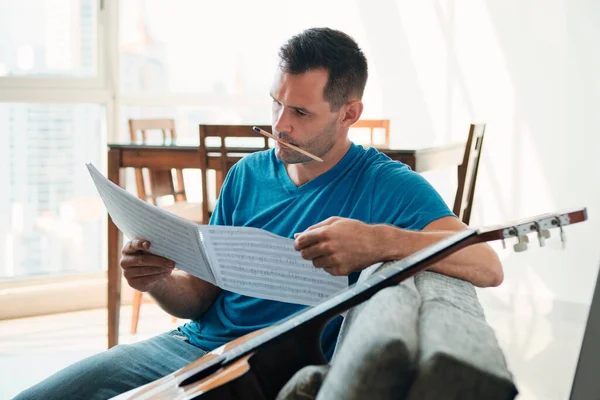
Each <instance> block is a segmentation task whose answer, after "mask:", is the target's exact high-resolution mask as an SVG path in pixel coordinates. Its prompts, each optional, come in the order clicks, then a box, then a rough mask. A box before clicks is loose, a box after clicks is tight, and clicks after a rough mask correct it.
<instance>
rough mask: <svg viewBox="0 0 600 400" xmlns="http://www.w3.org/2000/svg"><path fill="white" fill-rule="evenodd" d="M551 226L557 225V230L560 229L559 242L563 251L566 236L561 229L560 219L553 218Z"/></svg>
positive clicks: (565, 244)
mask: <svg viewBox="0 0 600 400" xmlns="http://www.w3.org/2000/svg"><path fill="white" fill-rule="evenodd" d="M552 225H558V229H560V242H561V243H562V248H563V249H564V248H565V247H566V246H567V236H566V235H565V233H564V232H563V227H562V224H561V221H560V218H558V217H556V218H554V220H553V221H552Z"/></svg>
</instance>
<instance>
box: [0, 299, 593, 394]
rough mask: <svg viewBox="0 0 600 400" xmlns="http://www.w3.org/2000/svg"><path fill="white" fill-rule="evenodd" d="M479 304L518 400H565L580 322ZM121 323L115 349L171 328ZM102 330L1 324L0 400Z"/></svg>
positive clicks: (150, 313)
mask: <svg viewBox="0 0 600 400" xmlns="http://www.w3.org/2000/svg"><path fill="white" fill-rule="evenodd" d="M482 304H483V305H484V308H485V309H486V315H487V319H488V322H489V323H490V325H491V326H492V327H493V328H494V329H495V331H496V334H497V336H498V341H499V343H500V345H501V347H502V348H503V349H504V351H505V354H506V358H507V362H508V365H509V368H510V370H511V371H512V373H513V374H514V376H515V378H516V383H517V387H518V388H519V391H520V394H519V396H518V400H553V399H561V400H562V399H567V398H568V396H569V391H570V387H571V382H572V380H573V374H574V371H575V367H576V363H577V358H578V356H579V347H580V345H581V340H582V337H583V331H584V325H585V315H583V316H582V315H580V317H573V316H572V315H571V316H568V317H567V316H552V315H543V316H542V315H538V316H534V315H535V313H532V312H531V310H528V309H527V307H520V308H519V311H518V312H513V311H511V310H509V309H507V308H506V307H503V306H501V305H498V304H495V303H494V302H493V299H492V300H490V299H486V298H483V299H482ZM580 314H582V313H580ZM583 314H584V313H583ZM121 315H122V321H123V322H124V323H123V324H122V326H121V333H120V341H121V342H122V343H130V342H134V341H138V340H143V339H145V338H148V337H150V336H152V335H154V334H157V333H161V332H164V331H166V330H168V329H172V328H173V327H175V326H176V324H174V323H172V322H171V318H170V317H169V316H167V315H166V314H164V313H163V312H162V311H161V310H160V309H159V308H158V307H157V306H156V305H155V304H144V305H143V309H142V317H141V320H140V323H139V331H138V333H137V334H136V335H130V334H129V333H128V328H129V324H128V321H129V318H130V316H131V307H130V306H125V307H123V309H122V312H121ZM105 322H106V312H105V311H104V310H91V311H82V312H74V313H68V314H58V315H50V316H43V317H35V318H25V319H17V320H9V321H0V371H2V373H1V374H0V399H7V398H11V397H12V396H14V395H16V394H17V393H19V391H21V390H22V389H24V388H26V387H28V386H30V385H32V384H34V383H36V382H38V381H39V380H41V379H43V378H45V377H46V376H48V375H50V374H52V373H53V372H55V371H57V370H59V369H61V368H62V367H64V366H66V365H69V364H71V363H73V362H74V361H76V360H79V359H81V358H83V357H87V356H89V355H92V354H94V353H96V352H100V351H102V350H103V349H105V346H106V328H105Z"/></svg>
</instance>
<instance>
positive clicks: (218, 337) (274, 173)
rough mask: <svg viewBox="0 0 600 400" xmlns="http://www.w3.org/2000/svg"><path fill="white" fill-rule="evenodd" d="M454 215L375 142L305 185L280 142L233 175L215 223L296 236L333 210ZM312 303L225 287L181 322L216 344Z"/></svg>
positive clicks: (407, 223)
mask: <svg viewBox="0 0 600 400" xmlns="http://www.w3.org/2000/svg"><path fill="white" fill-rule="evenodd" d="M449 215H453V214H452V212H451V211H450V210H449V209H448V207H447V206H446V204H445V202H444V201H443V200H442V198H441V197H440V196H439V194H438V193H437V192H436V191H435V190H434V189H433V188H432V187H431V185H430V184H429V183H428V182H427V181H426V180H425V179H424V178H423V177H421V176H420V175H419V174H417V173H415V172H414V171H412V170H411V169H410V168H409V167H408V166H406V165H405V164H402V163H400V162H395V161H391V160H390V159H389V158H388V157H387V156H386V155H385V154H383V153H380V152H378V151H377V150H375V149H373V148H369V149H364V148H363V147H362V146H357V145H355V144H352V146H351V147H350V149H349V151H348V152H347V153H346V155H345V156H344V157H343V158H342V159H341V160H340V162H338V163H337V164H336V165H335V166H334V167H333V168H331V169H330V170H329V171H327V172H325V173H324V174H322V175H320V176H318V177H317V178H315V179H313V180H311V181H310V182H307V183H305V184H304V185H302V186H300V187H296V185H295V184H294V183H293V182H292V181H291V180H290V178H289V176H288V174H287V171H286V169H285V164H284V163H282V162H281V161H280V160H279V159H278V158H277V157H275V152H274V150H266V151H261V152H257V153H253V154H251V155H249V156H247V157H244V158H243V159H242V160H240V161H239V162H238V163H237V164H235V165H234V166H233V168H232V169H231V170H230V172H229V174H228V175H227V178H226V179H225V182H224V184H223V188H222V190H221V194H220V196H219V201H218V203H217V206H216V208H215V210H214V212H213V216H212V218H211V221H210V223H211V224H214V225H229V226H251V227H256V228H262V229H265V230H267V231H270V232H272V233H275V234H277V235H280V236H284V237H288V238H293V236H294V233H297V232H302V231H304V230H306V229H307V228H308V227H310V226H311V225H314V224H316V223H318V222H321V221H323V220H325V219H327V218H329V217H332V216H339V217H346V218H353V219H357V220H360V221H363V222H366V223H369V224H378V223H385V224H391V225H395V226H397V227H400V228H404V229H411V230H420V229H422V228H423V227H425V226H426V225H428V224H429V223H430V222H432V221H435V220H436V219H439V218H442V217H445V216H449ZM357 279H358V273H354V274H351V275H350V277H349V283H350V284H352V283H354V282H356V280H357ZM305 307H306V306H303V305H297V304H291V303H283V302H278V301H272V300H263V299H258V298H254V297H248V296H243V295H240V294H236V293H233V292H229V291H226V290H223V291H222V292H221V293H220V294H219V295H218V297H217V299H216V301H215V303H214V305H213V306H212V307H211V308H210V309H208V311H206V313H205V314H204V315H203V316H202V317H201V318H200V319H198V320H196V321H191V322H189V323H187V324H185V325H184V326H182V327H180V328H179V329H180V330H181V331H182V332H183V333H184V334H185V335H186V336H187V337H188V338H189V339H190V343H192V344H193V345H195V346H198V347H200V348H202V349H205V350H207V351H211V350H213V349H215V348H217V347H219V346H221V345H223V344H225V343H227V342H230V341H232V340H234V339H237V338H238V337H240V336H243V335H245V334H247V333H250V332H253V331H255V330H257V329H261V328H265V327H267V326H271V325H273V324H274V323H275V322H277V321H280V320H282V319H284V318H286V317H288V316H289V315H291V314H293V313H295V312H297V311H299V310H301V309H303V308H305ZM340 324H341V317H338V318H337V319H335V320H333V321H332V322H331V323H329V324H328V325H327V326H326V328H325V329H324V332H323V335H322V337H321V343H322V348H323V350H324V353H325V355H326V356H327V358H328V359H329V358H330V356H331V354H332V353H333V349H334V346H335V341H336V339H337V333H338V331H339V327H340Z"/></svg>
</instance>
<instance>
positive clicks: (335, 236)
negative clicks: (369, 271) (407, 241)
mask: <svg viewBox="0 0 600 400" xmlns="http://www.w3.org/2000/svg"><path fill="white" fill-rule="evenodd" d="M375 230H376V228H375V226H374V225H367V224H365V223H363V222H360V221H357V220H354V219H348V218H340V217H331V218H328V219H326V220H325V221H322V222H319V223H318V224H316V225H313V226H311V227H310V228H308V229H307V230H305V231H304V232H302V233H296V234H295V235H294V237H295V239H296V240H295V242H294V247H295V249H296V250H298V251H300V253H301V255H302V258H304V259H305V260H311V261H312V263H313V265H314V266H315V267H316V268H323V269H324V270H325V271H327V272H328V273H330V274H331V275H349V274H350V273H352V272H355V271H360V270H362V269H364V268H366V267H368V266H370V265H372V264H374V263H376V262H377V261H378V260H379V259H380V258H381V254H378V250H377V247H378V246H377V244H378V242H379V243H380V242H381V238H379V239H378V238H377V236H376V234H375Z"/></svg>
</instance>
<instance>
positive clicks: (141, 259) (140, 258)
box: [121, 252, 175, 269]
mask: <svg viewBox="0 0 600 400" xmlns="http://www.w3.org/2000/svg"><path fill="white" fill-rule="evenodd" d="M121 267H122V268H123V269H129V268H134V267H136V268H139V267H161V268H170V269H173V268H174V267H175V262H174V261H172V260H169V259H168V258H164V257H161V256H157V255H154V254H149V253H142V252H136V253H133V254H130V253H128V254H125V255H124V256H123V257H122V258H121Z"/></svg>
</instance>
